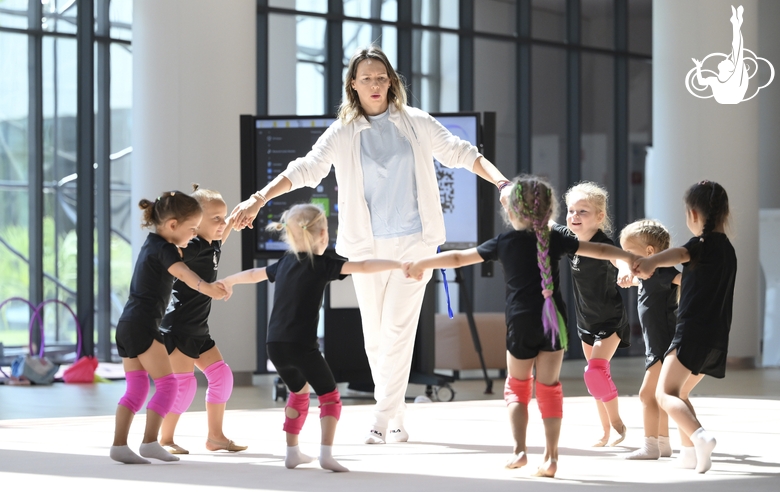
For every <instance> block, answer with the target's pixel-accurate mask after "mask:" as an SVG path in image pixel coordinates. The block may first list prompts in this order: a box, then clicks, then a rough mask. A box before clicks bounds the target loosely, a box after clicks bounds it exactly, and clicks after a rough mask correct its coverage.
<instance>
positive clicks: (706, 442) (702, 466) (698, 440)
mask: <svg viewBox="0 0 780 492" xmlns="http://www.w3.org/2000/svg"><path fill="white" fill-rule="evenodd" d="M691 441H693V449H695V450H696V471H697V472H699V473H706V472H707V470H709V469H710V468H711V467H712V451H713V450H714V449H715V445H716V444H717V441H716V440H715V438H714V437H713V436H712V435H711V434H710V433H709V432H707V431H706V430H704V427H699V428H698V429H696V431H694V433H693V434H691Z"/></svg>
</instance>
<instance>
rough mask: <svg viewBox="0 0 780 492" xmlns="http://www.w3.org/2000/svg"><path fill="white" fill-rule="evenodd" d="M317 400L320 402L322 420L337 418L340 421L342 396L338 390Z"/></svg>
mask: <svg viewBox="0 0 780 492" xmlns="http://www.w3.org/2000/svg"><path fill="white" fill-rule="evenodd" d="M317 398H318V399H319V400H320V418H323V417H336V420H338V419H339V418H340V417H341V395H339V390H338V389H334V390H333V391H331V392H330V393H325V394H324V395H320V396H318V397H317Z"/></svg>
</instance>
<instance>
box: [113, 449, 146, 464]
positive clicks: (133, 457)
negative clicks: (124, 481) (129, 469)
mask: <svg viewBox="0 0 780 492" xmlns="http://www.w3.org/2000/svg"><path fill="white" fill-rule="evenodd" d="M108 455H109V456H111V459H112V460H114V461H118V462H120V463H125V464H126V465H148V464H150V463H151V461H149V460H145V459H143V458H141V457H140V456H138V455H137V454H135V453H134V452H133V450H132V449H130V447H128V446H127V445H126V444H125V445H124V446H111V452H110V453H109V454H108Z"/></svg>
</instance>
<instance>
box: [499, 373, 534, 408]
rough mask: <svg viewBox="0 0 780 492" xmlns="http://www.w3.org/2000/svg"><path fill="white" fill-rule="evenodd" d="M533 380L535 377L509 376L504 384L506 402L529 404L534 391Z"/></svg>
mask: <svg viewBox="0 0 780 492" xmlns="http://www.w3.org/2000/svg"><path fill="white" fill-rule="evenodd" d="M533 382H534V379H533V378H530V379H515V378H513V377H512V376H507V377H506V383H505V384H504V401H506V404H507V405H509V404H510V403H521V404H523V405H528V402H529V401H531V395H532V394H533V391H534V387H533Z"/></svg>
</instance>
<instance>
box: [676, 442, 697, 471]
mask: <svg viewBox="0 0 780 492" xmlns="http://www.w3.org/2000/svg"><path fill="white" fill-rule="evenodd" d="M674 466H675V467H676V468H684V469H687V470H693V469H694V468H696V450H695V449H694V448H693V446H680V454H678V455H677V459H676V460H674Z"/></svg>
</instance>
